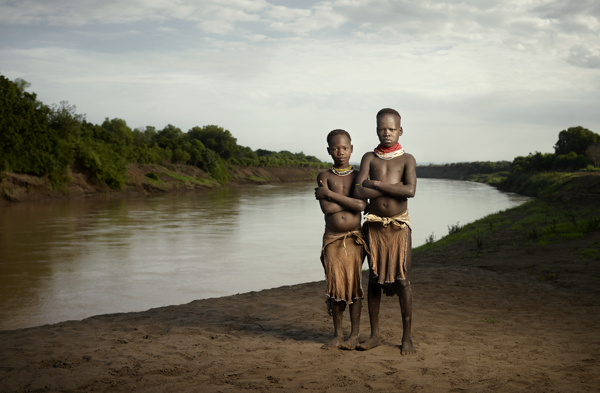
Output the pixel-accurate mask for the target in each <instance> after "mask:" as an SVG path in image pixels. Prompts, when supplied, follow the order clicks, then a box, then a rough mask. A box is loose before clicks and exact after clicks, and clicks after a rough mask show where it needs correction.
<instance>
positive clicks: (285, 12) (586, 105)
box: [0, 0, 600, 163]
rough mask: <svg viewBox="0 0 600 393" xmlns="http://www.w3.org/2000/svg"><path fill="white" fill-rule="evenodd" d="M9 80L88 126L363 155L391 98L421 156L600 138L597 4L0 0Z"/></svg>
mask: <svg viewBox="0 0 600 393" xmlns="http://www.w3.org/2000/svg"><path fill="white" fill-rule="evenodd" d="M0 73H1V74H3V75H4V76H6V77H8V78H9V79H11V80H14V79H15V78H22V79H25V80H26V81H28V82H30V83H31V87H30V88H29V91H33V92H36V93H37V94H38V99H40V100H41V101H43V102H44V103H46V104H53V103H59V102H60V101H68V102H69V103H70V104H74V105H76V106H77V112H79V113H84V114H86V117H87V120H88V121H91V122H93V123H101V122H102V121H103V120H104V118H105V117H109V118H115V117H118V118H122V119H124V120H125V121H127V124H128V125H129V126H130V127H131V128H137V127H145V126H147V125H152V126H155V127H157V128H158V129H161V128H163V127H164V126H165V125H167V124H173V125H175V126H177V127H179V128H181V129H182V130H183V131H184V132H185V131H187V130H189V129H190V128H191V127H193V126H203V125H208V124H217V125H219V126H221V127H224V128H226V129H228V130H229V131H231V133H232V134H233V135H234V136H235V137H236V138H237V139H238V143H239V144H241V145H246V146H250V147H251V148H252V149H258V148H264V149H269V150H277V151H278V150H290V151H293V152H299V151H304V152H305V153H306V154H311V155H316V156H317V157H319V158H321V159H327V158H328V157H327V153H326V149H325V148H326V141H325V137H326V135H327V133H328V132H329V131H330V130H332V129H334V128H343V129H345V130H347V131H349V132H350V134H351V135H352V137H353V144H354V155H353V159H352V161H360V157H361V156H362V154H363V153H364V152H366V151H367V150H370V149H372V148H374V147H375V146H376V145H377V138H376V135H375V119H374V117H375V114H376V113H377V111H378V110H379V109H381V108H384V107H391V108H394V109H396V110H398V111H399V112H400V114H401V115H402V125H403V127H404V132H405V134H404V136H403V137H402V138H401V139H400V142H401V144H402V145H403V147H404V148H405V150H406V151H407V152H410V153H412V154H413V155H414V156H415V157H416V158H417V161H418V162H420V163H425V162H437V163H442V162H458V161H486V160H493V161H495V160H512V159H513V158H514V157H515V156H517V155H527V154H528V153H529V152H535V151H541V152H552V151H553V149H552V146H553V145H554V143H555V142H556V140H557V138H558V133H559V132H560V131H561V130H563V129H566V128H568V127H572V126H578V125H581V126H583V127H586V128H589V129H591V130H592V131H594V132H597V133H600V2H598V1H597V0H583V1H568V0H566V1H553V0H549V1H546V0H539V1H527V0H513V1H506V0H499V1H496V0H493V1H492V0H481V1H453V0H448V1H383V0H372V1H369V0H333V1H312V0H304V1H291V0H290V1H285V0H269V1H266V0H256V1H252V0H223V1H217V0H214V1H210V0H146V1H143V0H138V1H122V0H0Z"/></svg>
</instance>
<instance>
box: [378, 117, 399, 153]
mask: <svg viewBox="0 0 600 393" xmlns="http://www.w3.org/2000/svg"><path fill="white" fill-rule="evenodd" d="M400 135H402V127H400V119H399V118H398V116H394V115H392V114H390V113H385V114H383V115H382V116H380V117H379V119H378V120H377V137H378V138H379V143H381V145H382V146H385V147H392V146H394V145H395V144H396V143H398V139H400Z"/></svg>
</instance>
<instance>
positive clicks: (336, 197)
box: [315, 174, 367, 214]
mask: <svg viewBox="0 0 600 393" xmlns="http://www.w3.org/2000/svg"><path fill="white" fill-rule="evenodd" d="M317 184H318V185H319V187H317V188H315V198H317V199H318V200H319V204H320V205H321V210H322V211H323V213H325V214H333V213H338V212H341V211H344V210H350V211H357V212H360V211H363V210H365V208H366V207H367V202H365V201H364V200H362V199H356V198H352V197H349V196H344V195H342V194H338V193H337V192H335V191H332V190H330V189H329V186H328V185H327V178H325V176H321V175H320V174H319V176H318V177H317Z"/></svg>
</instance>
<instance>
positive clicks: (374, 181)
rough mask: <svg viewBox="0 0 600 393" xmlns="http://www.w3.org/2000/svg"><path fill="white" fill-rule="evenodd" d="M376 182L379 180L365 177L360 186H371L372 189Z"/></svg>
mask: <svg viewBox="0 0 600 393" xmlns="http://www.w3.org/2000/svg"><path fill="white" fill-rule="evenodd" d="M377 183H379V181H377V180H369V179H365V180H363V182H362V186H363V187H364V188H373V189H375V186H376V185H377Z"/></svg>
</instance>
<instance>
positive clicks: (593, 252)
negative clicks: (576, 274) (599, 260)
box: [577, 248, 598, 257]
mask: <svg viewBox="0 0 600 393" xmlns="http://www.w3.org/2000/svg"><path fill="white" fill-rule="evenodd" d="M577 254H579V255H583V256H586V257H594V256H597V255H598V249H596V248H586V249H585V250H581V251H579V252H577Z"/></svg>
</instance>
